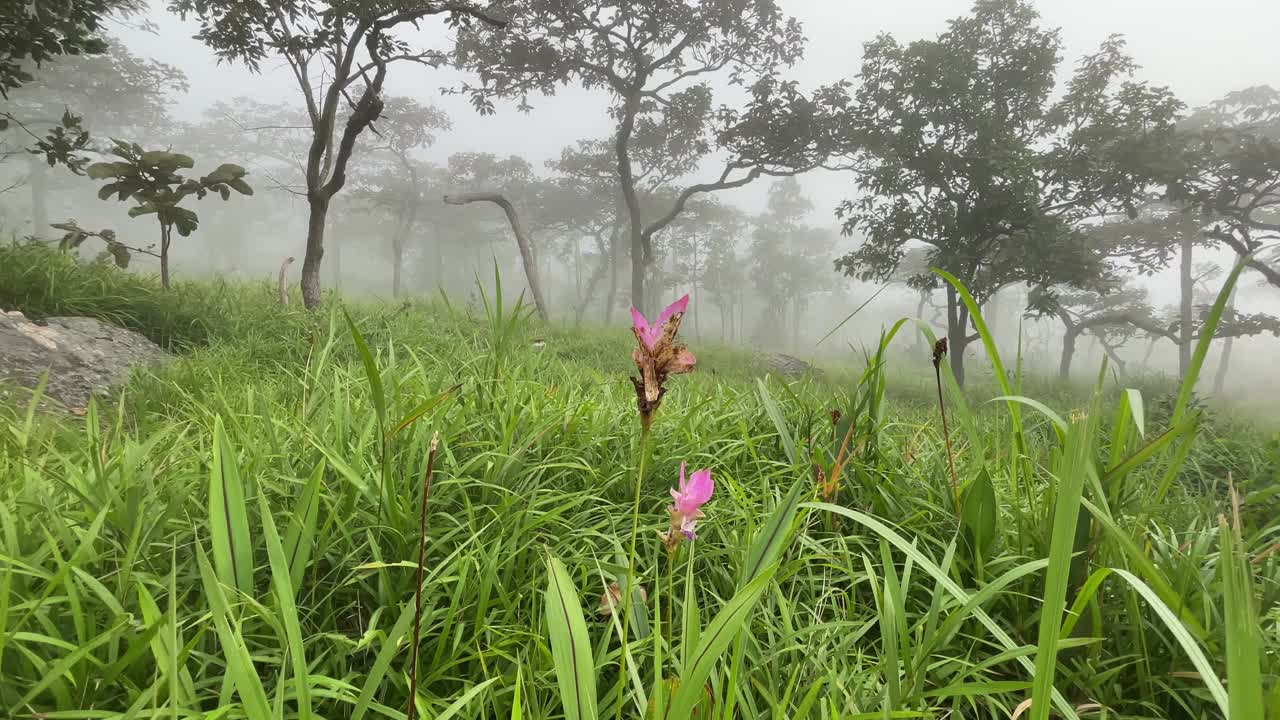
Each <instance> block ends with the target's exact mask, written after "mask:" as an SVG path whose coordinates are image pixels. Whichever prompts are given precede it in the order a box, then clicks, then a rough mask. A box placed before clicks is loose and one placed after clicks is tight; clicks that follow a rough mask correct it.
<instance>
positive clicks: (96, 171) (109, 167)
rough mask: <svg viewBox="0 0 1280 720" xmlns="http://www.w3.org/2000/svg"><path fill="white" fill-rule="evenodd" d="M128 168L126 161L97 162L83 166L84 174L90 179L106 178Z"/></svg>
mask: <svg viewBox="0 0 1280 720" xmlns="http://www.w3.org/2000/svg"><path fill="white" fill-rule="evenodd" d="M128 168H129V164H128V163H121V162H99V163H94V164H92V165H90V166H89V167H87V168H85V171H84V174H85V175H86V176H87V177H88V178H89V179H90V180H106V179H107V178H113V177H116V176H118V175H120V174H121V173H122V172H125V171H127V170H128Z"/></svg>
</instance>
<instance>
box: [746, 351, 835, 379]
mask: <svg viewBox="0 0 1280 720" xmlns="http://www.w3.org/2000/svg"><path fill="white" fill-rule="evenodd" d="M761 362H762V363H763V364H764V368H765V370H766V371H768V372H775V373H778V374H779V375H781V376H782V377H785V378H788V379H792V380H794V379H797V378H802V377H804V376H806V375H815V376H821V375H822V370H820V369H818V368H815V367H814V366H812V365H810V364H809V363H807V362H805V361H804V360H801V359H800V358H798V357H793V356H791V355H784V354H782V353H769V354H767V355H763V356H761Z"/></svg>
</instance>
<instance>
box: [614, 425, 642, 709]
mask: <svg viewBox="0 0 1280 720" xmlns="http://www.w3.org/2000/svg"><path fill="white" fill-rule="evenodd" d="M638 452H639V453H640V457H639V459H638V460H637V461H636V491H635V499H634V500H633V501H632V503H631V548H630V550H628V551H627V577H626V582H624V583H623V593H622V594H623V598H624V600H623V603H622V657H621V658H619V660H618V714H617V717H618V720H621V718H622V707H623V706H624V705H626V697H627V693H626V688H627V654H628V652H629V649H628V648H629V643H630V639H631V635H630V633H631V603H632V599H633V598H634V597H635V574H636V536H637V535H639V534H640V492H641V489H642V488H643V486H644V471H645V466H646V465H647V464H648V459H649V423H647V422H646V423H644V424H643V425H642V426H641V430H640V448H639V450H638Z"/></svg>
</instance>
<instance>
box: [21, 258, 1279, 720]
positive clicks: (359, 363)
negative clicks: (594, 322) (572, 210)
mask: <svg viewBox="0 0 1280 720" xmlns="http://www.w3.org/2000/svg"><path fill="white" fill-rule="evenodd" d="M274 297H275V291H274V288H273V287H271V286H270V285H269V284H267V283H258V284H255V283H245V284H226V283H217V282H192V283H178V284H177V285H176V286H175V288H174V289H173V290H172V291H168V292H165V291H161V290H160V288H159V286H158V284H157V283H156V282H155V281H154V280H153V279H151V278H148V277H143V276H139V275H133V274H125V273H122V272H119V271H117V270H115V269H113V268H111V267H108V266H106V265H103V264H84V263H77V262H76V261H74V260H72V259H70V258H68V257H66V256H63V255H60V254H58V253H57V252H55V251H53V250H50V249H42V248H38V247H31V246H6V247H4V248H3V249H0V306H2V307H5V308H15V307H16V308H18V309H22V310H23V311H24V312H26V313H27V314H28V315H29V316H32V317H41V316H50V315H90V316H95V317H99V318H103V319H107V320H110V321H112V322H115V323H117V324H120V325H122V326H125V327H130V328H132V329H136V330H138V331H140V332H142V333H144V334H146V335H147V336H148V337H151V338H152V339H153V340H155V341H156V342H158V343H160V344H161V345H163V346H165V347H166V348H167V349H169V350H171V351H173V352H174V353H176V354H178V355H179V356H180V357H179V360H178V361H177V362H175V363H174V364H172V365H170V366H168V367H165V368H162V369H159V370H156V371H154V372H139V373H137V374H136V377H135V378H134V380H133V381H132V382H131V383H130V384H129V385H128V386H127V387H126V388H125V389H124V390H123V392H122V393H121V394H120V395H119V396H118V397H116V398H113V399H112V400H111V401H104V402H97V403H95V404H93V405H92V406H91V407H90V408H89V410H88V412H87V414H86V415H85V416H84V417H74V416H69V415H66V414H65V413H59V412H51V411H47V410H46V409H45V407H44V404H43V403H42V402H40V399H39V397H38V396H36V397H32V398H31V400H30V401H29V402H26V401H24V402H19V403H15V402H9V403H6V404H2V405H0V426H2V428H3V432H0V717H15V718H17V717H31V718H48V719H50V720H52V719H56V718H62V719H66V720H72V719H84V720H90V719H97V718H104V719H105V718H208V719H211V720H212V719H216V718H227V719H230V718H248V719H250V720H267V719H280V720H283V719H285V718H289V719H292V718H299V719H300V720H307V719H308V718H334V719H336V718H350V719H352V720H360V719H361V718H374V717H384V718H393V719H398V718H406V717H419V718H433V719H436V720H447V719H448V718H459V719H463V718H466V719H479V718H486V719H491V720H497V719H499V718H500V719H501V720H516V719H521V720H523V719H532V720H544V719H546V720H549V719H552V718H568V719H570V720H578V719H579V718H590V719H592V720H594V718H597V717H598V718H621V717H626V718H640V717H663V718H672V719H673V720H675V719H678V718H685V717H693V718H724V719H726V720H727V719H728V718H761V719H764V718H768V719H771V720H781V719H783V718H795V719H801V718H821V719H822V720H836V719H837V718H840V719H844V718H864V717H865V718H943V717H962V718H1011V717H1026V718H1037V719H1043V718H1046V717H1049V716H1050V715H1052V716H1054V717H1061V718H1076V717H1080V718H1092V717H1106V718H1140V717H1141V718H1221V717H1230V718H1233V720H1247V719H1250V718H1264V717H1280V682H1278V681H1277V676H1278V675H1280V657H1278V654H1280V552H1278V551H1277V548H1278V547H1280V474H1278V473H1280V470H1278V469H1277V468H1278V467H1280V444H1278V443H1277V440H1278V438H1277V436H1275V435H1270V436H1269V435H1268V434H1267V433H1266V432H1263V431H1262V430H1259V429H1258V428H1256V427H1254V426H1252V425H1250V424H1248V423H1246V422H1240V421H1233V420H1232V419H1231V417H1230V413H1229V411H1225V410H1222V409H1213V408H1207V407H1204V406H1203V405H1202V404H1201V403H1200V402H1199V401H1198V400H1197V398H1196V396H1195V394H1194V392H1193V389H1194V383H1195V377H1194V376H1195V375H1196V374H1197V373H1198V368H1199V367H1200V365H1201V364H1202V363H1203V348H1202V349H1201V352H1200V354H1199V355H1198V356H1197V357H1198V361H1197V363H1196V372H1195V373H1193V374H1192V376H1190V377H1188V378H1185V379H1184V382H1183V384H1182V385H1181V386H1177V385H1172V384H1169V383H1160V382H1142V383H1139V384H1136V385H1135V383H1134V382H1133V381H1126V380H1124V379H1118V378H1117V377H1116V376H1115V374H1114V373H1112V372H1111V371H1110V370H1109V369H1107V368H1100V369H1099V374H1098V382H1097V384H1096V386H1088V387H1071V386H1066V385H1062V384H1060V383H1051V382H1047V381H1041V380H1038V379H1036V378H1034V377H1031V376H1025V377H1024V373H1023V372H1022V371H1021V369H1020V366H1019V363H1018V359H1017V348H1003V347H1002V348H999V349H998V350H999V352H993V353H990V354H991V355H992V357H993V358H995V359H996V363H995V365H996V366H995V367H994V369H989V368H987V367H985V366H984V367H982V368H979V364H978V363H976V362H975V364H974V366H973V368H972V372H971V373H970V374H971V376H973V377H972V378H971V382H970V384H969V385H968V386H967V387H965V388H964V389H963V390H961V389H960V388H957V387H956V386H955V385H954V382H953V381H950V379H949V375H947V374H946V372H945V369H946V363H943V364H942V367H943V371H944V372H943V374H942V376H941V378H942V382H943V386H944V387H943V390H944V395H945V405H946V412H947V421H948V426H947V431H946V433H945V434H944V430H943V424H942V422H941V417H940V415H939V407H938V398H937V395H936V393H937V391H936V389H935V386H934V380H935V378H934V373H933V366H932V365H931V363H930V358H929V355H928V350H927V349H926V350H924V351H923V353H921V352H920V351H919V350H918V349H917V350H915V351H913V348H915V347H917V345H916V339H915V335H916V328H915V327H914V326H913V325H911V324H897V323H896V321H897V318H886V319H885V322H884V325H885V334H884V335H883V336H881V337H869V338H866V339H865V343H864V347H863V348H858V349H857V350H855V349H850V351H849V354H848V357H847V362H846V363H844V364H843V366H842V367H834V368H830V369H829V372H827V373H826V374H825V375H823V376H821V377H811V378H806V379H802V380H792V381H787V380H784V379H781V378H777V377H772V376H767V375H765V374H762V373H761V372H760V370H759V368H757V367H756V366H755V364H754V363H753V361H752V360H751V358H750V357H748V356H747V355H744V354H743V353H742V352H740V351H738V350H735V349H733V348H728V347H720V346H716V345H713V344H704V343H699V342H697V340H696V339H694V338H691V337H684V338H683V339H684V341H685V342H687V343H688V344H689V345H690V349H691V350H692V351H693V352H694V353H695V354H696V355H697V357H698V363H697V369H696V370H695V371H694V372H693V373H690V374H684V375H678V376H672V377H671V378H669V379H668V380H667V383H666V387H667V391H666V394H665V395H664V396H663V399H662V403H661V406H660V407H659V408H658V409H657V411H656V412H655V413H654V416H653V419H652V427H651V431H650V432H649V433H647V437H645V438H643V439H642V432H641V422H640V419H639V417H638V413H637V407H636V391H635V389H634V388H633V387H632V385H631V383H630V382H629V381H628V380H627V379H626V378H627V376H628V375H633V374H635V365H634V363H633V361H632V355H631V354H632V350H633V348H634V347H636V340H635V338H634V337H633V336H632V334H631V331H630V327H629V323H628V322H627V321H626V320H623V319H621V317H620V320H619V325H618V326H617V327H612V328H599V329H594V330H588V331H582V332H569V331H564V330H559V329H556V328H555V327H548V326H544V325H542V324H540V323H539V322H537V321H536V320H535V319H533V317H532V313H531V312H529V308H528V307H527V306H526V305H524V304H523V303H521V302H520V301H519V300H517V299H516V298H513V297H512V296H511V293H510V292H509V291H508V292H507V293H505V294H504V293H502V292H501V291H498V292H496V293H493V292H490V293H483V294H481V295H480V296H479V302H476V303H469V304H459V303H451V302H449V301H448V300H445V299H430V300H415V301H412V302H406V303H403V304H376V303H369V302H343V301H342V299H341V298H336V297H331V298H329V300H328V301H327V303H326V305H325V306H324V307H323V308H322V309H320V310H319V311H317V312H314V313H312V312H307V311H305V310H302V309H301V307H300V306H299V305H297V304H296V298H295V304H293V305H290V306H288V307H280V306H279V305H277V304H276V303H275V301H274ZM1222 302H1225V293H1224V295H1223V297H1222V298H1220V299H1219V305H1221V303H1222ZM1219 310H1220V308H1219ZM895 331H896V332H895ZM1209 334H1210V335H1211V333H1209ZM989 349H991V348H989ZM997 398H999V399H997ZM833 411H837V412H836V413H833ZM837 415H838V416H837ZM682 463H686V464H687V466H688V468H689V470H690V471H692V470H694V469H703V468H709V469H710V470H711V473H712V478H713V480H714V494H713V495H712V496H711V498H710V500H709V501H707V502H706V503H705V505H703V506H702V508H701V509H702V512H703V513H704V515H703V517H701V518H700V519H698V522H697V534H696V540H693V541H688V540H681V539H680V538H676V541H673V542H672V543H670V544H671V546H672V548H673V549H670V550H669V549H668V547H667V546H666V545H664V543H663V540H662V538H661V537H660V534H659V533H661V532H664V531H666V530H667V529H668V526H669V524H670V522H671V518H670V515H669V512H668V506H670V505H671V504H672V498H671V494H670V492H669V490H670V489H671V488H674V487H676V486H677V484H678V480H679V477H680V473H681V464H682ZM629 566H634V576H635V577H636V578H637V580H636V582H635V583H629V582H628V580H627V578H628V575H629V573H628V567H629ZM614 583H617V585H616V586H613V587H615V588H617V590H616V591H615V592H612V593H610V592H609V591H607V590H606V589H607V588H609V587H610V586H612V585H613V584H614ZM628 589H633V590H632V592H627V590H628ZM610 598H613V599H614V602H609V600H610ZM627 600H631V602H630V603H628V602H626V601H627ZM623 638H626V642H623ZM410 698H412V703H411V702H410Z"/></svg>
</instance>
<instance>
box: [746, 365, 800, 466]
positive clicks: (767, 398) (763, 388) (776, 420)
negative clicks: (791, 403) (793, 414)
mask: <svg viewBox="0 0 1280 720" xmlns="http://www.w3.org/2000/svg"><path fill="white" fill-rule="evenodd" d="M756 388H757V389H758V390H759V392H760V402H761V403H762V404H763V405H764V411H765V413H766V414H768V416H769V419H770V420H772V421H773V426H774V428H776V429H777V431H778V437H779V438H780V439H781V440H782V450H783V452H785V453H786V454H787V460H788V461H790V462H791V464H792V465H795V464H796V462H797V458H798V457H799V456H798V455H797V453H796V440H795V437H793V436H792V434H791V428H789V427H787V419H786V417H784V416H783V415H782V408H780V407H778V401H776V400H774V399H773V394H772V393H770V392H769V386H768V385H766V384H765V382H764V380H763V379H757V380H756Z"/></svg>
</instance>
